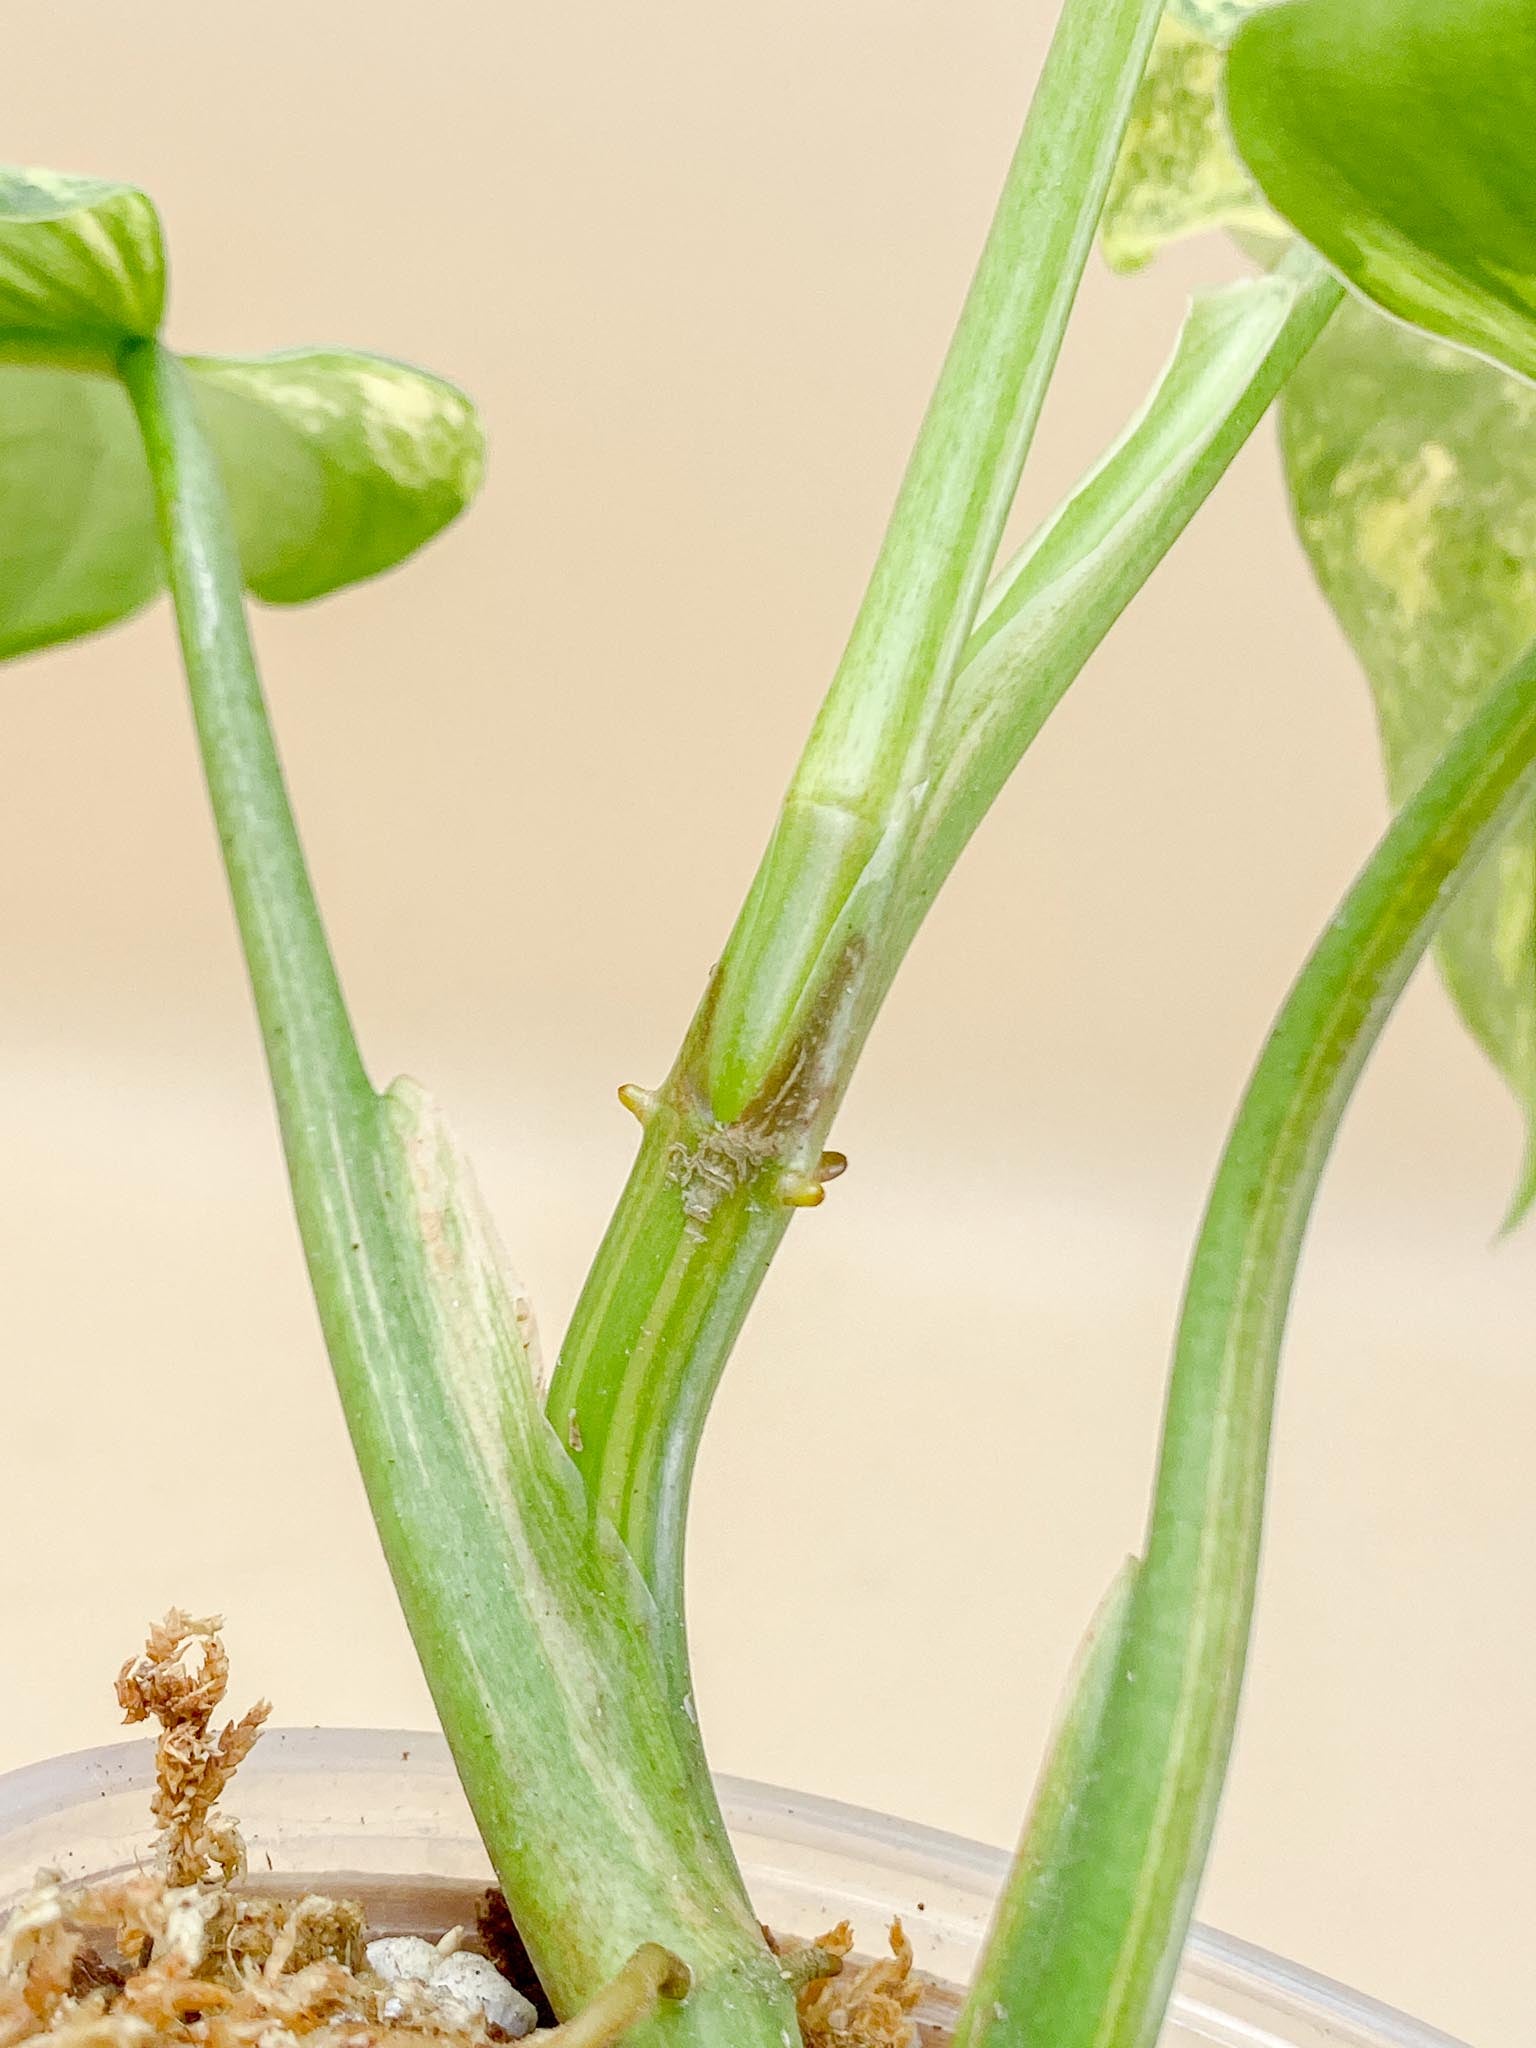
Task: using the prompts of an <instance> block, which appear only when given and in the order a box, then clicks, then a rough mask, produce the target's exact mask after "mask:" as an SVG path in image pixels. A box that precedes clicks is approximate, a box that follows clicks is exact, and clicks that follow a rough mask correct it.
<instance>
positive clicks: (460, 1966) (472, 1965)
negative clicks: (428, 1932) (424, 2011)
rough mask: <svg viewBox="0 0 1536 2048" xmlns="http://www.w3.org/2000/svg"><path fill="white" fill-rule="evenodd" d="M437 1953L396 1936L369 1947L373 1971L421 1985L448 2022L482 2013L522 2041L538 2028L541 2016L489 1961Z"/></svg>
mask: <svg viewBox="0 0 1536 2048" xmlns="http://www.w3.org/2000/svg"><path fill="white" fill-rule="evenodd" d="M450 1944H451V1937H450V1938H449V1942H447V1943H445V1944H444V1945H443V1946H440V1947H436V1948H434V1946H433V1945H432V1943H431V1942H430V1941H425V1940H423V1939H422V1937H421V1936H420V1935H419V1934H392V1935H388V1936H386V1937H385V1938H384V1939H383V1940H381V1941H370V1942H369V1944H368V1950H367V1954H368V1967H369V1969H370V1970H372V1971H373V1973H374V1975H375V1976H378V1977H382V1978H383V1979H384V1982H385V1983H386V1984H399V1985H420V1986H421V1989H422V1991H423V1992H424V1993H425V1995H426V1996H427V1997H428V1998H429V1999H430V2000H431V2002H432V2004H433V2005H435V2006H437V2007H438V2008H439V2010H441V2011H442V2012H444V2013H445V2015H447V2016H448V2017H450V2018H452V2017H456V2016H458V2015H462V2016H463V2017H464V2018H465V2019H468V2018H469V2017H470V2016H471V2015H473V2014H474V2013H477V2012H478V2013H482V2014H483V2015H484V2017H485V2019H486V2020H487V2022H488V2023H489V2024H490V2025H491V2026H493V2027H499V2028H500V2029H501V2031H502V2032H503V2033H504V2034H510V2035H511V2036H512V2037H513V2039H514V2040H520V2039H521V2038H522V2036H523V2035H524V2034H531V2033H532V2032H533V2030H534V2028H535V2026H537V2024H538V2017H539V2016H538V2014H537V2013H536V2012H535V2011H534V2009H533V2007H532V2006H531V2005H530V2004H529V2002H528V2000H527V1999H526V1998H524V1996H523V1994H522V1993H521V1992H520V1991H517V1990H515V1989H514V1988H513V1987H512V1985H510V1984H509V1983H508V1982H507V1980H506V1978H505V1977H503V1976H502V1974H501V1972H500V1970H498V1969H497V1967H496V1965H495V1964H494V1963H493V1962H492V1961H491V1960H490V1959H489V1957H487V1956H479V1955H475V1954H473V1953H471V1952H470V1951H469V1950H467V1949H459V1948H454V1947H452V1946H451V1945H450Z"/></svg>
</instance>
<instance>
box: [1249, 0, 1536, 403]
mask: <svg viewBox="0 0 1536 2048" xmlns="http://www.w3.org/2000/svg"><path fill="white" fill-rule="evenodd" d="M1226 103H1227V114H1228V119H1229V121H1230V124H1231V127H1232V131H1233V134H1234V136H1235V139H1236V142H1237V145H1238V148H1239V151H1240V152H1241V154H1242V155H1243V157H1244V159H1245V160H1246V162H1247V164H1248V166H1249V168H1250V170H1252V172H1253V173H1254V176H1255V177H1256V178H1257V179H1258V181H1259V184H1260V185H1261V186H1262V187H1263V189H1264V192H1265V194H1266V196H1267V197H1268V199H1269V201H1270V204H1271V205H1272V206H1273V207H1274V208H1275V209H1276V211H1277V212H1278V213H1280V214H1282V215H1283V216H1284V217H1285V218H1286V219H1287V220H1288V221H1290V222H1291V223H1292V224H1293V225H1294V226H1295V228H1296V229H1297V231H1298V233H1300V234H1302V235H1303V236H1305V237H1306V239H1307V240H1308V241H1309V242H1311V243H1312V244H1313V245H1314V247H1316V248H1318V249H1320V250H1321V251H1322V253H1323V254H1324V255H1325V256H1326V257H1327V259H1328V260H1329V262H1330V263H1332V264H1333V265H1334V266H1335V267H1336V268H1337V269H1338V270H1339V271H1341V272H1342V274H1343V275H1344V276H1345V277H1347V278H1348V279H1349V281H1350V282H1351V283H1352V284H1353V285H1355V286H1356V288H1357V289H1358V290H1360V291H1361V292H1363V293H1364V294H1365V295H1366V296H1367V297H1368V298H1371V299H1374V300H1375V301H1376V303H1377V304H1378V305H1380V306H1382V307H1384V308H1385V309H1386V310H1387V311H1388V312H1390V313H1393V314H1396V315H1397V316H1398V317H1399V318H1400V319H1403V320H1407V321H1409V322H1411V323H1412V324H1414V325H1415V326H1419V327H1423V328H1425V329H1427V330H1428V331H1429V332H1431V333H1433V334H1437V335H1439V336H1440V337H1441V338H1442V339H1444V340H1447V341H1451V342H1455V343H1457V344H1458V345H1460V346H1462V347H1466V348H1471V349H1474V350H1476V351H1478V352H1479V353H1481V354H1486V355H1490V356H1492V357H1494V358H1495V359H1496V360H1497V361H1499V362H1502V363H1504V364H1505V365H1506V366H1507V367H1509V368H1511V369H1514V370H1517V371H1519V372H1520V374H1522V375H1523V376H1527V377H1536V210H1533V209H1532V207H1531V204H1530V194H1531V191H1532V189H1533V188H1536V13H1533V12H1532V10H1531V8H1530V7H1529V6H1528V5H1526V4H1525V0H1458V4H1457V5H1456V6H1455V7H1447V6H1446V5H1445V4H1444V0H1351V4H1350V5H1349V6H1347V7H1341V6H1338V5H1336V4H1335V0H1280V4H1279V5H1276V6H1272V7H1266V8H1263V9H1262V10H1260V12H1259V13H1257V14H1256V15H1255V16H1254V17H1253V18H1252V19H1251V20H1250V21H1248V22H1247V23H1245V24H1244V25H1243V27H1242V28H1241V29H1240V30H1239V31H1238V34H1237V36H1236V38H1235V40H1234V41H1233V43H1232V47H1231V50H1230V52H1229V53H1228V58H1227V74H1226Z"/></svg>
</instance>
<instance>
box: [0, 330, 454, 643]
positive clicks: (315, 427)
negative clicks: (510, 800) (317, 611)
mask: <svg viewBox="0 0 1536 2048" xmlns="http://www.w3.org/2000/svg"><path fill="white" fill-rule="evenodd" d="M188 369H189V372H190V374H191V378H192V384H193V389H194V392H195V395H196V402H197V406H198V410H199V413H200V415H201V417H202V418H203V421H204V423H205V425H206V427H207V431H208V433H209V436H210V438H211V439H212V441H213V443H214V447H215V450H216V452H217V454H218V458H219V464H220V468H221V469H222V471H223V475H224V481H225V486H226V488H227V490H228V492H229V495H230V498H231V501H232V503H233V507H234V517H235V525H236V531H237V533H238V536H239V543H240V558H241V567H242V570H243V573H244V576H245V581H246V586H247V588H248V589H250V590H252V591H254V592H255V593H256V595H257V596H258V597H263V598H266V599H267V600H268V601H269V602H272V603H277V604H291V603H296V602H299V601H301V600H304V599H307V598H312V597H320V596H323V595H324V594H325V593H326V592H327V591H331V590H337V589H340V588H341V587H342V586H343V585H345V584H348V583H355V582H357V581H359V580H360V579H361V578H363V577H366V576H373V575H376V574H377V573H378V572H379V571H380V570H382V569H388V568H391V567H393V565H394V564H395V563H397V562H400V561H403V560H404V559H405V557H406V556H407V555H409V554H411V553H413V552H414V550H415V549H417V548H419V547H420V546H421V545H422V544H423V542H425V541H427V540H430V539H431V538H432V536H433V535H434V534H435V533H437V532H438V531H439V530H440V529H441V528H442V527H444V526H446V525H447V523H448V522H449V520H451V519H453V518H454V517H455V516H456V514H457V513H458V512H460V511H461V510H462V509H463V507H464V506H465V505H466V504H467V503H468V502H469V500H470V499H471V498H472V497H473V495H474V493H475V490H476V488H477V487H478V484H479V481H480V474H481V468H482V460H483V441H482V436H481V431H480V426H479V422H478V420H477V419H476V416H475V411H474V408H473V406H472V405H471V404H470V402H469V400H468V399H467V398H466V397H465V396H464V395H463V393H462V392H460V391H458V390H456V389H455V388H454V386H453V385H451V384H445V383H444V382H442V380H441V379H439V378H437V377H431V376H428V375H427V373H426V372H425V371H422V370H413V369H409V368H407V367H406V366H405V365H404V364H401V363H395V362H390V361H389V360H387V359H386V358H384V357H382V356H370V355H362V354H356V353H346V352H343V351H340V350H335V349H324V350H322V349H303V350H293V351H290V352H286V353H284V354H280V355H274V356H265V357H238V356H203V357H199V358H196V359H194V360H193V361H192V362H190V363H189V364H188ZM163 586H164V572H163V568H162V564H161V558H160V547H159V542H158V541H157V539H156V537H155V519H154V505H153V500H152V497H151V494H150V488H149V478H148V473H147V471H146V469H145V466H144V453H143V449H142V447H141V445H140V442H139V437H138V434H137V431H136V429H135V427H134V423H133V416H132V412H131V410H130V407H129V405H128V401H127V399H126V397H125V396H124V394H123V391H122V388H121V386H120V385H119V384H118V382H117V380H116V379H115V377H104V376H98V375H94V374H90V373H87V372H84V371H81V370H79V369H75V368H62V367H59V366H56V365H49V364H41V363H14V364H6V365H3V366H0V659H3V658H6V657H9V656H12V655H18V654H25V653H27V652H29V651H30V650H32V649H33V648H37V647H44V646H48V645H50V644H51V643H53V642H56V641H61V640H72V639H74V638H76V637H77V636H78V635H79V634H81V633H87V632H90V631H92V630H94V629H96V628H98V627H101V626H107V625H111V624H113V623H114V622H115V621H117V620H119V619H122V618H125V617H127V616H128V614H129V613H131V612H134V611H137V610H138V609H139V608H140V606H142V605H144V604H147V603H148V602H149V601H150V599H151V598H154V597H156V596H158V595H159V593H160V591H161V589H162V588H163Z"/></svg>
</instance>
